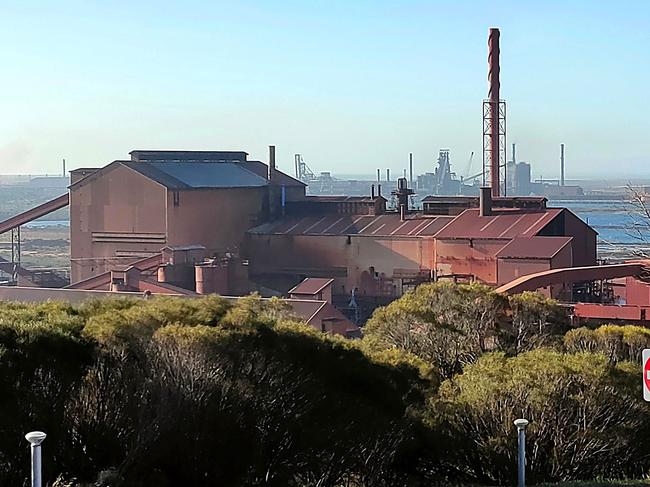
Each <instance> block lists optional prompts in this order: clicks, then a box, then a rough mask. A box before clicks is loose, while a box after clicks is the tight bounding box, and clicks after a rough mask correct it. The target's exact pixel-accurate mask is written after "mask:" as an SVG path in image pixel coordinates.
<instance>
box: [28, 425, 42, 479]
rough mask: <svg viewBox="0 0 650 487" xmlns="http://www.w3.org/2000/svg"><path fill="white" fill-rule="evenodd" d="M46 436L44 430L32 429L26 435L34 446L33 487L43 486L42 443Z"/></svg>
mask: <svg viewBox="0 0 650 487" xmlns="http://www.w3.org/2000/svg"><path fill="white" fill-rule="evenodd" d="M46 436H47V435H46V434H45V433H43V432H42V431H32V432H31V433H27V434H26V435H25V439H26V440H27V441H29V444H30V445H31V446H32V487H41V443H43V440H45V437H46Z"/></svg>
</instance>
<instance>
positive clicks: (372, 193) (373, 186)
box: [370, 184, 375, 200]
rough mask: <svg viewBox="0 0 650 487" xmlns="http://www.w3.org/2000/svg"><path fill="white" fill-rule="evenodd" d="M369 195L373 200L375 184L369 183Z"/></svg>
mask: <svg viewBox="0 0 650 487" xmlns="http://www.w3.org/2000/svg"><path fill="white" fill-rule="evenodd" d="M370 197H371V198H372V199H373V200H374V199H375V185H374V184H371V185H370Z"/></svg>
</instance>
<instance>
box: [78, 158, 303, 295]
mask: <svg viewBox="0 0 650 487" xmlns="http://www.w3.org/2000/svg"><path fill="white" fill-rule="evenodd" d="M179 154H181V155H182V154H186V157H185V159H183V158H180V156H179ZM187 154H189V155H187ZM197 154H199V155H200V156H201V157H202V158H200V157H198V156H197ZM233 154H234V155H235V156H234V157H236V158H237V159H236V160H234V161H231V160H230V159H228V157H229V156H230V157H233V156H232V155H233ZM245 156H246V153H245V152H223V153H222V152H219V151H213V152H207V151H206V152H200V153H197V152H191V151H190V152H178V151H134V152H132V153H131V157H132V160H130V161H114V162H112V163H111V164H109V165H107V166H105V167H103V168H101V169H98V170H90V169H82V170H79V173H77V172H76V171H72V185H71V186H70V221H71V222H72V226H71V229H70V247H71V281H72V282H73V283H74V282H77V281H80V280H83V279H87V278H88V277H91V276H93V275H96V274H100V273H102V272H106V271H108V270H110V268H111V266H113V265H116V264H128V263H131V262H133V261H134V260H137V259H138V258H142V257H146V256H148V255H152V254H155V253H158V252H160V250H161V248H163V247H165V246H181V245H192V244H199V245H202V246H204V247H205V248H206V249H208V252H211V253H217V252H226V251H229V252H238V251H239V246H240V244H241V241H242V239H243V236H244V233H245V232H246V230H248V229H249V228H251V227H254V226H256V225H259V224H260V223H263V222H264V221H266V220H267V219H268V218H272V217H274V215H276V214H279V213H280V211H281V208H280V207H281V204H282V202H283V201H292V200H295V199H300V198H303V197H304V195H305V185H304V183H302V182H300V181H298V180H296V179H293V178H291V177H289V176H287V175H285V174H283V173H281V172H280V171H277V170H275V168H274V164H272V166H273V168H272V169H269V166H267V165H266V164H264V163H262V162H259V161H246V160H243V161H239V160H240V159H243V158H245ZM192 157H194V159H192ZM143 158H144V159H147V160H146V161H143V160H142V159H143ZM206 158H207V160H206ZM210 158H211V159H210ZM220 158H224V160H225V162H214V161H218V160H220ZM282 193H284V194H282Z"/></svg>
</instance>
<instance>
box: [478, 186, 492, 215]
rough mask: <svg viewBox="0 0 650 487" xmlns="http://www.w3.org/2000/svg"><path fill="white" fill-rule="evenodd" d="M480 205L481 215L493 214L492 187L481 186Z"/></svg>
mask: <svg viewBox="0 0 650 487" xmlns="http://www.w3.org/2000/svg"><path fill="white" fill-rule="evenodd" d="M478 207H479V214H480V215H481V216H490V215H491V214H492V188H487V187H482V188H481V192H480V193H479V201H478Z"/></svg>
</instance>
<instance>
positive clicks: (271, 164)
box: [267, 145, 275, 181]
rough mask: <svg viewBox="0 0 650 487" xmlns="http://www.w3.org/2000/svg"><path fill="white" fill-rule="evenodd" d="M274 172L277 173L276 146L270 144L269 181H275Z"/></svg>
mask: <svg viewBox="0 0 650 487" xmlns="http://www.w3.org/2000/svg"><path fill="white" fill-rule="evenodd" d="M274 173H275V146H274V145H270V146H269V174H268V177H267V179H268V180H269V181H273V179H275V178H274Z"/></svg>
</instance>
